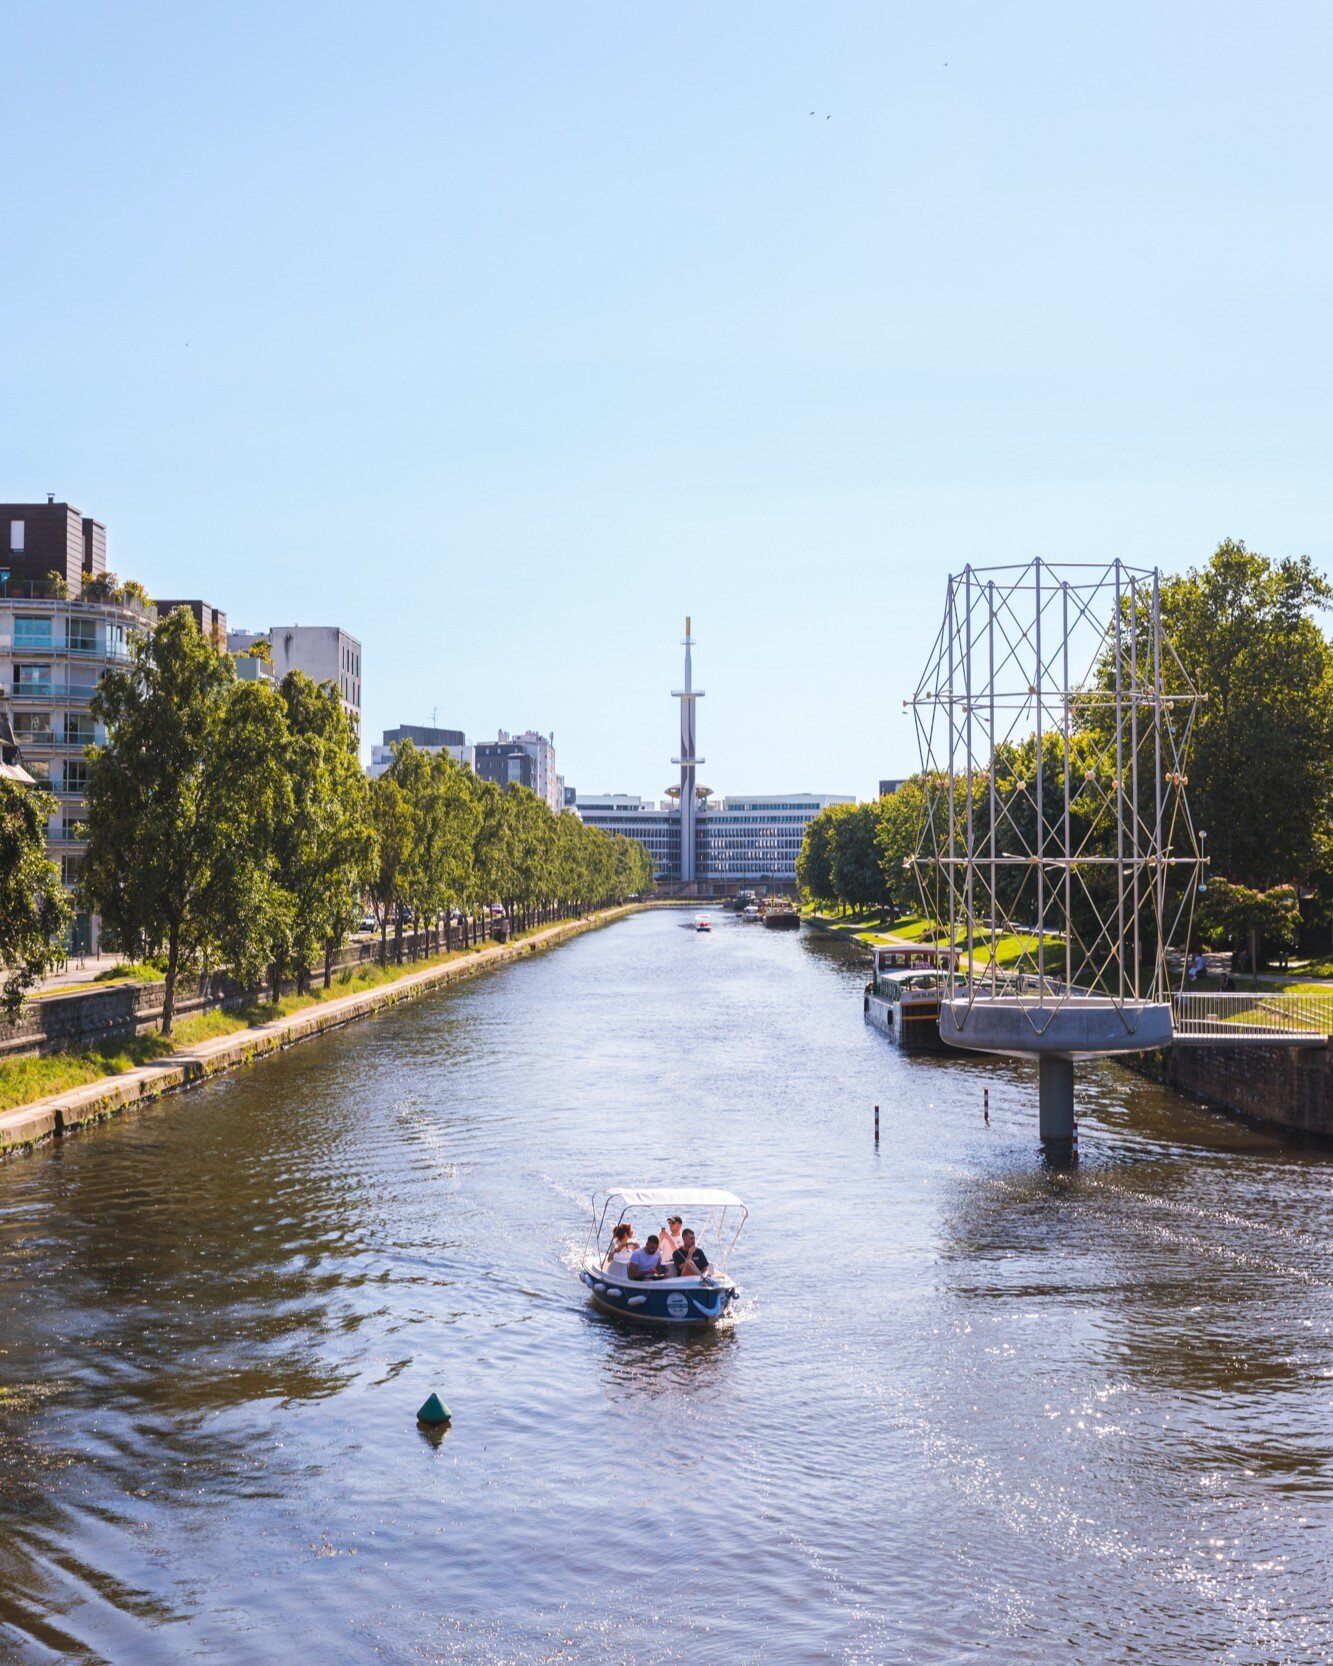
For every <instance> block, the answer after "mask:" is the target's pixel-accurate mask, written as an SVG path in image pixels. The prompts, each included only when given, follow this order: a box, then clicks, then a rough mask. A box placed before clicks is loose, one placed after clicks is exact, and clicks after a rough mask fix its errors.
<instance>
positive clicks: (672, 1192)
mask: <svg viewBox="0 0 1333 1666" xmlns="http://www.w3.org/2000/svg"><path fill="white" fill-rule="evenodd" d="M606 1195H607V1196H608V1197H618V1198H621V1199H623V1200H624V1202H625V1203H626V1204H628V1205H629V1207H630V1208H631V1209H665V1208H666V1207H667V1206H668V1205H669V1204H672V1203H676V1204H679V1205H680V1207H681V1208H682V1209H744V1207H745V1205H744V1204H743V1203H742V1202H741V1200H740V1199H739V1198H738V1197H737V1196H736V1194H735V1192H720V1191H718V1190H716V1188H714V1187H711V1186H612V1187H611V1188H610V1190H609V1191H608V1192H607V1194H606Z"/></svg>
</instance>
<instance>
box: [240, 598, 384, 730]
mask: <svg viewBox="0 0 1333 1666" xmlns="http://www.w3.org/2000/svg"><path fill="white" fill-rule="evenodd" d="M261 639H262V640H264V641H266V642H267V643H268V646H269V653H270V654H271V655H272V657H273V675H274V678H275V679H276V680H277V681H278V682H281V681H282V679H283V678H284V677H285V676H286V675H287V673H288V672H289V671H304V672H305V674H306V676H307V677H309V678H310V679H311V681H312V682H316V683H332V684H333V686H334V687H335V688H336V689H337V690H338V694H339V697H340V699H341V700H342V705H343V710H344V711H345V712H346V713H347V715H348V717H349V718H351V720H352V727H353V729H354V730H355V731H356V735H357V738H358V740H359V739H360V736H361V644H360V643H359V642H358V641H357V639H356V638H355V637H354V636H350V635H349V634H348V633H347V632H346V631H345V630H341V629H340V628H339V627H338V626H337V625H270V626H269V628H268V630H266V631H228V632H227V648H228V651H229V652H231V653H233V654H240V653H244V652H245V650H246V649H247V648H252V647H254V645H255V643H256V642H259V641H260V640H261Z"/></svg>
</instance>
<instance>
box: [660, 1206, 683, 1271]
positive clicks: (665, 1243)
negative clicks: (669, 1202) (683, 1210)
mask: <svg viewBox="0 0 1333 1666" xmlns="http://www.w3.org/2000/svg"><path fill="white" fill-rule="evenodd" d="M657 1240H658V1253H659V1254H660V1255H661V1257H662V1260H663V1261H664V1262H665V1263H666V1265H667V1266H668V1267H669V1266H670V1265H671V1262H672V1260H673V1258H674V1256H675V1254H676V1251H677V1250H678V1249H679V1248H680V1244H681V1237H680V1216H679V1215H668V1216H667V1223H666V1225H665V1226H664V1227H663V1228H662V1230H661V1231H660V1232H659V1233H658V1235H657Z"/></svg>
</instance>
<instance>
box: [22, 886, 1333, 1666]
mask: <svg viewBox="0 0 1333 1666" xmlns="http://www.w3.org/2000/svg"><path fill="white" fill-rule="evenodd" d="M715 918H716V919H717V921H718V923H717V926H716V928H715V929H714V931H713V932H712V933H711V935H708V936H705V935H702V934H696V933H694V932H693V931H691V930H688V929H683V925H682V917H681V916H680V915H679V914H676V913H671V912H666V911H657V912H652V913H647V914H641V915H637V916H634V917H632V918H630V919H628V920H625V921H623V922H622V923H620V924H617V925H615V926H612V927H610V928H609V929H607V930H604V931H601V932H596V933H593V934H591V935H589V936H587V937H584V938H580V939H579V940H577V941H576V942H574V943H572V944H570V945H568V946H566V947H564V948H561V949H559V950H557V951H555V952H553V953H550V954H547V955H545V956H542V957H540V958H538V959H535V960H533V961H531V962H528V963H526V964H523V965H518V966H513V967H510V968H507V969H504V970H501V971H498V972H495V973H493V974H489V975H487V976H485V977H482V978H479V979H477V980H476V981H475V982H473V983H469V984H467V985H465V986H463V987H460V988H458V989H456V990H453V991H451V992H449V993H445V994H441V995H439V996H433V997H430V998H428V999H424V1000H422V1001H420V1002H418V1003H415V1004H413V1005H410V1006H405V1007H401V1008H396V1009H393V1010H391V1011H388V1012H386V1013H384V1014H383V1015H381V1016H380V1017H378V1018H376V1019H374V1020H371V1021H369V1022H366V1023H363V1024H360V1025H358V1026H355V1027H353V1028H351V1029H348V1030H346V1031H343V1032H340V1033H338V1034H336V1035H333V1036H331V1037H328V1038H326V1039H324V1040H321V1041H317V1042H312V1043H311V1044H309V1045H308V1046H305V1047H302V1048H299V1049H296V1050H295V1051H293V1052H291V1053H289V1054H286V1055H284V1056H283V1057H281V1058H279V1059H276V1060H273V1061H270V1062H268V1063H265V1064H262V1065H259V1066H257V1067H255V1068H253V1069H250V1070H248V1071H243V1072H240V1073H238V1074H236V1075H234V1076H232V1077H230V1078H227V1079H223V1080H219V1081H217V1082H215V1083H213V1084H211V1085H209V1086H206V1087H204V1088H201V1089H200V1090H199V1091H198V1092H196V1093H194V1094H191V1095H190V1096H188V1097H186V1098H183V1099H175V1100H171V1101H168V1102H165V1103H163V1104H160V1105H158V1106H156V1107H153V1108H150V1109H147V1110H145V1111H144V1112H142V1113H140V1114H137V1115H133V1116H129V1117H125V1118H122V1119H121V1120H119V1121H117V1122H113V1123H111V1124H108V1125H106V1126H104V1127H101V1128H99V1129H96V1130H94V1131H91V1132H89V1133H86V1134H83V1135H80V1136H78V1137H77V1138H71V1139H68V1140H66V1141H65V1142H63V1143H62V1144H60V1145H58V1146H56V1147H53V1148H47V1149H43V1150H40V1151H38V1152H36V1153H35V1154H33V1155H32V1156H30V1157H27V1158H24V1159H21V1160H17V1161H14V1162H11V1163H9V1164H7V1165H6V1166H5V1167H3V1169H0V1299H2V1300H3V1304H4V1305H3V1321H2V1328H0V1659H3V1660H4V1661H6V1662H8V1661H14V1662H24V1663H26V1662H36V1661H43V1662H44V1661H52V1660H61V1661H65V1660H70V1661H103V1660H106V1661H114V1662H117V1663H121V1662H124V1663H127V1666H154V1663H158V1662H162V1663H171V1666H177V1663H180V1662H194V1661H207V1662H225V1663H226V1666H248V1663H251V1662H254V1663H267V1662H302V1663H304V1662H321V1663H324V1662H349V1663H353V1662H361V1661H366V1662H374V1661H388V1662H438V1661H455V1660H458V1661H467V1662H481V1663H499V1662H530V1661H560V1662H584V1661H587V1662H635V1663H644V1666H646V1663H657V1662H677V1661H679V1662H688V1663H691V1666H715V1663H731V1662H774V1663H786V1662H793V1663H795V1662H806V1661H810V1662H814V1661H836V1662H847V1663H851V1662H876V1663H878V1662H892V1663H907V1662H911V1663H912V1666H928V1663H936V1662H939V1663H944V1662H954V1661H967V1660H973V1659H979V1658H981V1657H982V1656H983V1655H984V1657H985V1658H986V1659H987V1660H989V1661H995V1662H998V1663H1002V1666H1003V1663H1007V1662H1027V1661H1034V1662H1035V1661H1043V1662H1049V1661H1060V1662H1062V1663H1079V1666H1084V1663H1086V1666H1108V1663H1112V1662H1121V1661H1125V1662H1129V1661H1135V1660H1138V1661H1147V1662H1152V1663H1153V1666H1169V1663H1174V1662H1186V1661H1188V1662H1194V1661H1198V1662H1205V1661H1206V1662H1209V1663H1210V1666H1217V1663H1247V1666H1249V1663H1252V1666H1259V1663H1261V1662H1262V1663H1269V1662H1283V1663H1301V1666H1306V1663H1308V1666H1315V1663H1320V1662H1327V1661H1328V1660H1330V1659H1331V1658H1333V1618H1331V1617H1330V1603H1329V1588H1330V1587H1329V1578H1330V1555H1331V1553H1333V1300H1331V1299H1330V1297H1331V1292H1333V1233H1330V1230H1329V1226H1330V1179H1331V1178H1333V1162H1331V1161H1330V1158H1329V1156H1328V1154H1327V1153H1326V1152H1319V1151H1314V1150H1301V1149H1298V1148H1297V1147H1295V1146H1292V1145H1289V1144H1286V1143H1284V1142H1283V1141H1282V1140H1280V1139H1278V1138H1276V1137H1272V1136H1269V1135H1267V1134H1264V1133H1260V1132H1256V1131H1254V1130H1252V1129H1248V1128H1245V1127H1243V1126H1240V1125H1238V1124H1235V1123H1232V1122H1228V1121H1226V1120H1224V1119H1222V1118H1220V1117H1215V1116H1211V1115H1209V1114H1207V1113H1205V1112H1203V1111H1202V1110H1200V1109H1198V1108H1197V1107H1194V1106H1192V1105H1190V1104H1189V1103H1188V1102H1186V1101H1183V1100H1180V1099H1177V1098H1175V1097H1173V1096H1171V1095H1169V1094H1166V1093H1164V1092H1162V1091H1161V1090H1159V1089H1157V1088H1155V1087H1154V1086H1152V1085H1150V1084H1148V1083H1146V1082H1141V1081H1139V1080H1137V1079H1136V1078H1134V1077H1132V1076H1130V1075H1128V1074H1126V1073H1123V1072H1121V1071H1118V1070H1116V1069H1114V1068H1113V1067H1110V1066H1107V1067H1104V1068H1098V1069H1094V1070H1090V1071H1088V1072H1087V1074H1086V1076H1085V1077H1084V1078H1083V1080H1082V1082H1081V1095H1082V1099H1081V1134H1082V1148H1083V1164H1082V1167H1081V1168H1080V1169H1079V1170H1078V1171H1077V1172H1074V1173H1051V1172H1048V1171H1046V1170H1044V1169H1043V1167H1042V1165H1041V1162H1040V1159H1039V1157H1038V1154H1037V1149H1036V1137H1035V1136H1036V1113H1035V1084H1034V1082H1033V1080H1032V1079H1031V1077H1030V1075H1029V1074H1028V1073H1027V1072H1025V1071H1024V1070H1022V1069H1019V1068H1017V1067H1013V1066H1010V1065H1007V1064H1004V1063H1002V1062H987V1061H969V1060H966V1059H961V1058H945V1059H934V1058H919V1057H918V1058H910V1057H904V1056H902V1055H900V1054H898V1053H896V1052H895V1051H894V1050H893V1049H892V1047H891V1046H890V1044H889V1043H887V1042H886V1041H885V1039H884V1038H883V1037H882V1036H880V1035H878V1034H877V1033H875V1032H873V1031H867V1030H866V1029H865V1028H864V1027H863V1024H862V1019H861V999H860V991H861V985H862V983H863V981H864V976H865V970H864V961H863V960H862V959H861V958H860V956H859V955H858V954H857V953H856V951H854V950H853V949H852V948H851V947H850V946H848V945H846V944H843V943H841V942H837V941H833V940H829V939H820V938H817V937H812V936H810V935H808V934H807V933H806V932H802V933H801V934H800V935H799V936H796V935H785V934H777V933H769V932H766V931H763V930H761V929H760V928H758V927H755V926H748V925H742V924H740V923H739V922H738V921H735V920H733V919H731V918H730V917H724V916H721V915H719V916H715ZM986 1084H989V1085H990V1089H991V1095H990V1103H991V1125H990V1127H989V1128H986V1127H985V1126H983V1123H982V1116H981V1098H982V1088H983V1086H984V1085H986ZM876 1102H878V1103H879V1104H880V1106H881V1108H882V1111H881V1114H882V1119H883V1132H882V1140H881V1145H880V1149H879V1151H878V1152H876V1151H875V1149H874V1146H873V1143H872V1132H871V1109H872V1106H873V1105H874V1104H875V1103H876ZM673 1179H678V1180H681V1181H689V1182H696V1183H697V1182H708V1183H713V1184H720V1185H726V1186H729V1187H732V1188H734V1189H735V1190H737V1191H739V1192H740V1193H741V1195H742V1196H743V1197H744V1198H745V1199H746V1200H747V1202H748V1203H749V1204H750V1206H751V1209H752V1210H753V1217H752V1220H751V1223H750V1226H749V1228H748V1229H747V1231H746V1233H745V1234H744V1235H743V1236H742V1238H741V1242H740V1249H739V1252H738V1254H737V1257H736V1259H735V1261H734V1262H733V1269H732V1270H733V1271H734V1273H735V1274H736V1275H737V1276H738V1278H739V1280H740V1281H741V1283H742V1284H743V1286H744V1288H745V1292H746V1293H745V1297H744V1300H743V1303H742V1305H741V1308H740V1312H739V1316H738V1318H737V1319H736V1321H735V1322H734V1323H732V1324H729V1325H727V1326H726V1327H725V1328H723V1329H721V1330H719V1331H718V1332H716V1333H713V1334H711V1335H707V1336H702V1337H662V1336H658V1335H653V1334H641V1333H638V1332H635V1331H633V1330H630V1329H625V1328H621V1327H619V1326H618V1325H617V1324H616V1322H615V1321H614V1320H608V1319H601V1318H599V1317H597V1316H596V1315H595V1314H593V1313H592V1312H591V1311H590V1310H589V1308H588V1307H587V1305H586V1302H585V1299H584V1291H583V1290H582V1288H581V1287H580V1286H579V1285H578V1284H577V1283H576V1281H575V1278H574V1274H573V1271H572V1268H573V1265H574V1261H575V1258H576V1252H577V1250H578V1249H579V1247H580V1246H581V1244H582V1240H583V1233H584V1230H585V1225H586V1211H585V1198H586V1194H587V1193H588V1192H589V1190H590V1189H591V1188H592V1187H593V1186H594V1185H597V1184H600V1183H602V1182H604V1181H607V1180H612V1181H616V1180H619V1181H626V1182H635V1181H637V1182H640V1183H653V1182H662V1181H669V1180H673ZM656 1224H657V1223H655V1222H652V1221H647V1220H642V1221H638V1220H636V1222H635V1225H636V1227H638V1228H640V1229H641V1230H645V1231H646V1230H647V1229H649V1228H651V1227H653V1226H654V1225H656ZM709 1247H711V1246H709ZM432 1389H437V1390H438V1391H439V1392H440V1394H441V1396H442V1397H443V1398H444V1399H445V1400H446V1401H447V1402H448V1403H449V1404H450V1405H451V1407H452V1408H453V1411H454V1417H455V1423H454V1427H453V1429H452V1431H451V1432H450V1433H449V1434H448V1435H447V1436H446V1437H445V1438H444V1439H443V1440H442V1441H441V1442H439V1443H438V1444H432V1443H431V1442H430V1441H429V1440H427V1439H426V1438H425V1437H424V1436H423V1435H422V1434H421V1433H420V1432H419V1431H418V1429H417V1427H416V1423H415V1419H414V1414H415V1411H416V1408H417V1406H418V1405H419V1404H420V1403H421V1402H422V1400H423V1399H424V1398H425V1397H426V1395H427V1394H428V1393H429V1392H430V1391H431V1390H432Z"/></svg>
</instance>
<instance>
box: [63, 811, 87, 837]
mask: <svg viewBox="0 0 1333 1666" xmlns="http://www.w3.org/2000/svg"><path fill="white" fill-rule="evenodd" d="M82 822H83V817H82V816H61V818H60V837H61V838H62V839H81V838H82V837H83V834H82V833H81V832H80V831H79V828H80V826H81V825H82Z"/></svg>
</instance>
